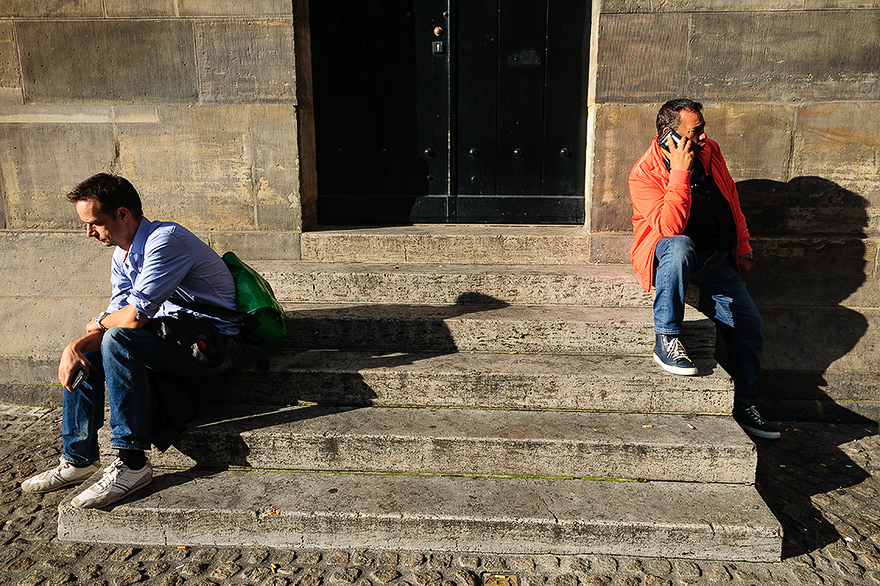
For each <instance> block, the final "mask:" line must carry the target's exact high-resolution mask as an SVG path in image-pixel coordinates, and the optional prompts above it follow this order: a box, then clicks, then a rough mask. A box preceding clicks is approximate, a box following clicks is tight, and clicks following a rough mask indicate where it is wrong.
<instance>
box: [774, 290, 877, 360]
mask: <svg viewBox="0 0 880 586" xmlns="http://www.w3.org/2000/svg"><path fill="white" fill-rule="evenodd" d="M761 315H762V317H763V318H764V360H763V368H765V369H766V370H771V371H772V370H787V371H798V372H818V373H824V372H837V373H841V372H874V373H876V372H877V370H878V368H880V353H878V352H877V347H878V345H880V309H877V308H859V309H858V310H856V309H850V308H848V307H842V306H833V307H823V308H818V307H762V308H761Z"/></svg>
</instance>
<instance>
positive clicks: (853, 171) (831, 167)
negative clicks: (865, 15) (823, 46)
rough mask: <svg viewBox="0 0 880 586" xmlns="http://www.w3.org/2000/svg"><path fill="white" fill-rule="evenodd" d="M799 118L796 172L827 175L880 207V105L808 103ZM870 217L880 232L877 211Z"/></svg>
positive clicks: (873, 231) (873, 227)
mask: <svg viewBox="0 0 880 586" xmlns="http://www.w3.org/2000/svg"><path fill="white" fill-rule="evenodd" d="M853 34H857V33H853ZM797 121H798V127H797V128H798V132H797V134H796V141H795V158H794V166H793V173H794V174H795V175H803V176H818V177H822V178H824V179H826V180H828V181H831V182H834V183H837V184H839V185H840V186H841V188H842V189H848V190H852V191H853V192H855V193H858V194H859V195H862V196H865V197H870V196H871V195H872V194H874V196H873V198H872V199H873V200H874V201H872V202H871V204H872V206H871V207H872V208H876V207H878V204H880V201H877V195H876V192H877V191H878V186H877V181H876V178H877V176H878V174H880V159H878V157H877V156H876V153H877V152H878V150H880V103H878V102H875V101H871V102H834V103H830V104H817V105H811V106H802V107H799V108H798V109H797ZM870 215H871V222H870V225H868V226H865V228H868V229H869V231H870V233H871V234H876V233H878V231H880V227H878V224H880V220H878V218H877V212H876V211H874V210H872V211H871V212H870Z"/></svg>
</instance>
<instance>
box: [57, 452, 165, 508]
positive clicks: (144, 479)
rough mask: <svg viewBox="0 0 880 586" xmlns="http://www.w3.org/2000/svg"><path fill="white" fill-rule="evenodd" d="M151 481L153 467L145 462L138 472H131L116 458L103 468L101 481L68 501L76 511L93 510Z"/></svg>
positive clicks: (113, 501)
mask: <svg viewBox="0 0 880 586" xmlns="http://www.w3.org/2000/svg"><path fill="white" fill-rule="evenodd" d="M152 480H153V467H152V466H150V463H149V462H147V463H146V464H145V465H144V467H143V468H141V469H140V470H132V469H130V468H129V467H128V466H126V465H125V464H123V463H122V460H120V459H119V458H116V461H114V462H113V463H112V464H110V465H109V466H107V467H106V468H104V476H102V477H101V480H99V481H98V482H96V483H95V484H93V485H91V486H90V487H88V488H87V489H85V490H84V491H82V492H81V493H80V494H78V495H76V496H75V497H73V500H72V501H70V504H72V505H73V506H74V507H76V508H77V509H95V508H98V507H104V506H107V505H109V504H112V503H115V502H116V501H118V500H119V499H121V498H122V497H125V496H127V495H129V494H131V493H133V492H134V491H136V490H140V489H141V488H143V487H145V486H146V485H148V484H150V482H152Z"/></svg>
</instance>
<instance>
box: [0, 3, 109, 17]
mask: <svg viewBox="0 0 880 586" xmlns="http://www.w3.org/2000/svg"><path fill="white" fill-rule="evenodd" d="M70 16H76V17H85V16H103V2H102V1H101V0H75V1H74V2H45V1H44V0H5V1H4V2H3V6H2V7H0V17H12V18H15V17H26V18H32V17H70Z"/></svg>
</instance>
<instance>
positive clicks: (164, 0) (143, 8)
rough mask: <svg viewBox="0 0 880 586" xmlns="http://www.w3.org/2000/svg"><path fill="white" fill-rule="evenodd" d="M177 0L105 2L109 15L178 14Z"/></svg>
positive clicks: (116, 0) (115, 0) (105, 8)
mask: <svg viewBox="0 0 880 586" xmlns="http://www.w3.org/2000/svg"><path fill="white" fill-rule="evenodd" d="M175 4H177V1H176V0H114V1H113V2H107V3H105V4H104V10H105V11H106V12H107V16H108V17H125V16H127V17H145V16H177V14H176V11H175V8H174V6H175Z"/></svg>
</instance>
